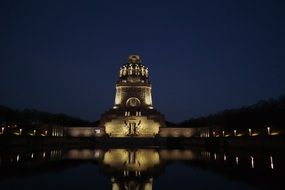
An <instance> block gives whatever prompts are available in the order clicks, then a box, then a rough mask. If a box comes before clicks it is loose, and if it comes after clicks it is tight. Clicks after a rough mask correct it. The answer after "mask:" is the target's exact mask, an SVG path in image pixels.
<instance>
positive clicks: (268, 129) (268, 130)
mask: <svg viewBox="0 0 285 190" xmlns="http://www.w3.org/2000/svg"><path fill="white" fill-rule="evenodd" d="M267 133H268V135H270V127H267Z"/></svg>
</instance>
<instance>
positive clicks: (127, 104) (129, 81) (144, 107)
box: [99, 55, 165, 137]
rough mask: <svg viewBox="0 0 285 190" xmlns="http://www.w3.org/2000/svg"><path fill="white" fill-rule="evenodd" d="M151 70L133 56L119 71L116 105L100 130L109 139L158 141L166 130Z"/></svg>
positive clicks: (105, 118)
mask: <svg viewBox="0 0 285 190" xmlns="http://www.w3.org/2000/svg"><path fill="white" fill-rule="evenodd" d="M151 88H152V87H151V83H150V81H149V71H148V68H147V67H145V66H144V65H143V64H142V61H141V59H140V57H139V56H138V55H130V56H129V59H128V62H127V63H126V64H124V65H123V66H122V67H121V68H120V71H119V80H118V82H117V84H116V95H115V103H114V106H113V108H112V109H110V110H109V111H107V112H106V113H104V114H103V115H102V119H101V122H100V124H99V127H101V128H103V129H104V131H105V133H106V134H107V135H108V136H109V137H154V136H155V135H157V134H158V133H159V129H160V127H164V126H165V120H164V116H163V115H162V114H161V113H159V112H158V111H156V110H155V109H154V108H153V104H152V94H151Z"/></svg>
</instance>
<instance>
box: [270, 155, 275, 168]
mask: <svg viewBox="0 0 285 190" xmlns="http://www.w3.org/2000/svg"><path fill="white" fill-rule="evenodd" d="M270 168H271V169H272V170H273V169H274V165H273V158H272V156H270Z"/></svg>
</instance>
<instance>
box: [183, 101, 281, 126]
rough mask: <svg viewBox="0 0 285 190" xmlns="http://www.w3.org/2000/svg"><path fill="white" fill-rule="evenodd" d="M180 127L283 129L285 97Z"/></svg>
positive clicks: (225, 112) (185, 122) (222, 113)
mask: <svg viewBox="0 0 285 190" xmlns="http://www.w3.org/2000/svg"><path fill="white" fill-rule="evenodd" d="M178 126H181V127H223V128H225V129H247V128H261V127H268V126H272V127H275V128H283V127H285V95H283V96H280V97H279V98H278V99H269V100H261V101H259V102H258V103H256V104H254V105H251V106H245V107H241V108H238V109H228V110H224V111H222V112H219V113H216V114H213V115H208V116H206V117H199V118H192V119H189V120H186V121H184V122H181V123H179V124H178Z"/></svg>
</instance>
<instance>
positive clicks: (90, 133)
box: [64, 127, 105, 137]
mask: <svg viewBox="0 0 285 190" xmlns="http://www.w3.org/2000/svg"><path fill="white" fill-rule="evenodd" d="M64 133H65V136H69V137H102V136H104V135H105V132H104V130H102V128H99V127H65V128H64Z"/></svg>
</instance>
